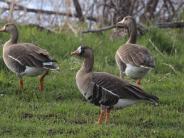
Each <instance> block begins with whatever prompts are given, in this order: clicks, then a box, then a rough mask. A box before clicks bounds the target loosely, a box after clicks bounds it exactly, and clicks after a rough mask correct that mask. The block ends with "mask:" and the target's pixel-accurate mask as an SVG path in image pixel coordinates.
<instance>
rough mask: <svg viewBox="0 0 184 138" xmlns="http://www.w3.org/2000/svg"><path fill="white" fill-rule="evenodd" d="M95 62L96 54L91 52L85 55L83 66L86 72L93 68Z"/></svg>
mask: <svg viewBox="0 0 184 138" xmlns="http://www.w3.org/2000/svg"><path fill="white" fill-rule="evenodd" d="M93 64H94V56H93V54H92V53H90V54H89V55H88V56H87V57H85V59H84V63H83V65H82V67H81V68H82V70H84V71H85V72H86V73H89V72H91V71H92V70H93Z"/></svg>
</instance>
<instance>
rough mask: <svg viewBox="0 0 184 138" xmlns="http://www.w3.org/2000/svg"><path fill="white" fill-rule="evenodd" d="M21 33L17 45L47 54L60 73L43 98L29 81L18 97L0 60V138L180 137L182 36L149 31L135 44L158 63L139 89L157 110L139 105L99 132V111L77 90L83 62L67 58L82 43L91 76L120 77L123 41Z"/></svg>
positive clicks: (183, 130) (115, 115) (183, 116)
mask: <svg viewBox="0 0 184 138" xmlns="http://www.w3.org/2000/svg"><path fill="white" fill-rule="evenodd" d="M19 30H20V41H21V42H31V43H35V44H37V45H39V46H40V47H43V48H46V49H47V50H48V51H49V52H50V53H51V55H53V56H54V58H55V59H57V60H58V63H59V66H60V68H61V70H60V71H59V72H51V73H50V75H49V76H47V77H46V79H45V86H46V89H45V91H44V92H43V93H40V92H39V91H38V89H37V85H38V79H37V78H28V77H25V78H24V80H25V89H24V90H23V91H19V89H18V79H17V78H16V76H15V74H13V73H12V72H10V71H9V70H8V69H7V68H6V67H5V65H4V63H3V59H2V56H1V57H0V137H1V138H8V137H14V138H15V137H17V138H21V137H31V138H41V137H44V138H47V137H56V138H57V137H58V138H61V137H62V138H63V137H69V138H72V137H73V138H94V137H95V138H98V137H100V138H101V137H102V138H103V137H104V138H105V137H111V138H122V137H127V138H138V137H140V138H148V137H151V138H155V137H158V138H183V137H184V74H183V72H184V54H183V53H184V31H183V30H159V29H157V28H154V27H152V28H150V30H149V31H148V32H147V33H146V34H145V35H144V36H140V37H139V38H138V43H139V44H142V45H144V46H146V47H148V48H149V49H150V50H151V52H152V54H153V55H154V57H155V60H156V68H155V69H154V70H152V71H151V72H150V73H149V75H147V76H146V78H145V79H144V80H143V82H142V83H143V88H144V89H145V91H147V92H148V93H152V94H154V95H157V96H158V97H159V98H160V104H159V106H157V107H154V106H152V105H151V104H149V103H140V104H138V105H133V106H131V107H128V108H125V109H122V110H116V111H112V113H111V122H110V124H109V125H105V124H103V125H102V126H98V125H97V124H96V121H97V117H98V113H99V108H98V107H96V106H94V105H91V104H89V103H87V102H85V100H84V99H83V97H82V96H81V94H80V93H79V91H78V89H77V87H76V84H75V74H76V72H77V70H78V69H79V68H80V65H81V61H80V60H79V59H76V58H74V57H71V56H70V52H71V51H72V50H74V49H76V48H77V47H78V46H79V45H80V44H81V43H83V44H86V45H88V46H90V47H92V48H93V49H94V52H95V67H94V70H95V71H106V72H109V73H112V74H115V75H118V74H119V71H118V68H117V66H116V64H115V60H114V55H115V51H116V50H117V48H118V47H119V46H120V45H121V44H123V43H124V42H125V40H126V38H121V39H116V40H114V41H112V40H110V39H109V32H107V33H104V34H99V35H98V34H97V35H95V34H86V35H84V36H78V37H76V36H74V35H71V33H67V32H65V33H58V34H51V33H47V32H39V31H37V30H36V29H35V28H30V27H20V26H19ZM8 38H9V35H8V34H0V44H3V43H4V42H5V41H6V40H8ZM158 49H159V51H160V52H161V53H160V52H158ZM1 53H2V49H1ZM129 81H132V80H130V79H129ZM132 83H134V82H133V81H132Z"/></svg>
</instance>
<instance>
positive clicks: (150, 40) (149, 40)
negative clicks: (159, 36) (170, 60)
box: [149, 39, 165, 58]
mask: <svg viewBox="0 0 184 138" xmlns="http://www.w3.org/2000/svg"><path fill="white" fill-rule="evenodd" d="M149 42H150V43H151V45H152V46H153V47H154V48H155V50H156V51H157V52H158V53H159V54H160V55H161V56H162V57H164V58H165V56H164V54H163V53H162V52H161V51H160V50H159V49H158V48H157V47H156V45H155V44H154V43H153V42H152V41H151V39H149Z"/></svg>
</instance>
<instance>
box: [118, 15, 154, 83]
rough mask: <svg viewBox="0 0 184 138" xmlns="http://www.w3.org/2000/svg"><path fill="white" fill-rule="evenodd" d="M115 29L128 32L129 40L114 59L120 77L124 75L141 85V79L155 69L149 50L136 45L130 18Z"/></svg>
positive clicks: (125, 19)
mask: <svg viewBox="0 0 184 138" xmlns="http://www.w3.org/2000/svg"><path fill="white" fill-rule="evenodd" d="M117 27H118V28H119V27H120V28H121V27H123V28H126V29H127V30H128V34H129V39H128V41H127V42H126V44H124V45H123V46H121V47H119V49H118V50H117V51H116V55H115V59H116V63H117V65H118V67H119V69H120V77H121V78H123V77H124V75H127V76H129V77H130V78H132V79H135V80H136V83H137V85H141V79H142V78H143V77H144V76H145V75H146V74H147V73H148V71H149V70H150V69H152V68H154V67H155V62H154V59H153V57H152V55H151V54H150V52H149V50H148V49H147V48H145V47H142V46H140V45H138V44H136V37H137V27H136V22H135V20H134V19H133V18H132V17H131V16H126V17H124V18H123V20H122V21H120V22H118V23H117Z"/></svg>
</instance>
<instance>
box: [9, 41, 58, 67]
mask: <svg viewBox="0 0 184 138" xmlns="http://www.w3.org/2000/svg"><path fill="white" fill-rule="evenodd" d="M8 57H9V58H11V59H13V60H15V61H16V62H18V63H19V64H21V65H23V66H29V67H39V68H46V69H57V68H58V66H57V65H56V64H55V62H56V60H54V59H52V58H51V57H50V56H49V53H48V52H47V51H46V50H45V49H42V48H40V47H38V46H35V45H33V44H31V43H20V44H13V45H11V48H10V49H9V51H8Z"/></svg>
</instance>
